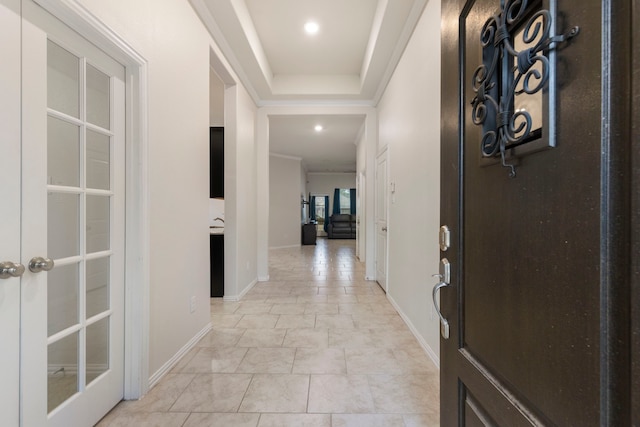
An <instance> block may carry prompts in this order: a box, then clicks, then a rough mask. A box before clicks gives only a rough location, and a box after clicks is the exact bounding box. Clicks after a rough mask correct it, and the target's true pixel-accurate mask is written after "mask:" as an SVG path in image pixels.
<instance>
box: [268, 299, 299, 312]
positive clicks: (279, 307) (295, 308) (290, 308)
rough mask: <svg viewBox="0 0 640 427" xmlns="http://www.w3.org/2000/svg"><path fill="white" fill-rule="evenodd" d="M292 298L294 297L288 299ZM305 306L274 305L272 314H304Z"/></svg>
mask: <svg viewBox="0 0 640 427" xmlns="http://www.w3.org/2000/svg"><path fill="white" fill-rule="evenodd" d="M287 298H292V297H287ZM304 308H305V307H304V305H302V304H298V303H296V302H295V301H294V303H289V304H273V306H272V307H271V311H270V312H269V313H270V314H304Z"/></svg>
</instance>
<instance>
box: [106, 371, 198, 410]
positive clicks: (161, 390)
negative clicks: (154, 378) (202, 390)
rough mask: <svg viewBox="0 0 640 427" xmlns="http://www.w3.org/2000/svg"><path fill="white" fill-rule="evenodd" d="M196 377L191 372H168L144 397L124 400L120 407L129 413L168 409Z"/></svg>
mask: <svg viewBox="0 0 640 427" xmlns="http://www.w3.org/2000/svg"><path fill="white" fill-rule="evenodd" d="M194 378H195V375H190V374H173V373H172V374H167V375H166V376H165V377H164V378H163V379H162V380H161V381H160V382H159V383H158V384H157V385H156V386H155V387H153V388H152V389H151V390H150V391H149V393H147V394H146V395H145V396H143V397H142V399H140V400H130V401H125V402H122V403H121V404H120V405H118V406H119V409H120V411H121V412H129V413H132V412H163V411H168V410H169V409H170V408H171V406H172V405H173V404H174V403H175V401H176V400H177V399H178V398H179V397H180V395H181V394H182V393H183V392H184V390H185V389H186V388H187V387H188V386H189V384H190V383H191V381H193V379H194Z"/></svg>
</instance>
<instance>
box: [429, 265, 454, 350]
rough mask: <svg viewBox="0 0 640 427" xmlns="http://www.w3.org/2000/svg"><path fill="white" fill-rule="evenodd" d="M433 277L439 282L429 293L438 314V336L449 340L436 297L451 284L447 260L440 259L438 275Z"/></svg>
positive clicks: (446, 322)
mask: <svg viewBox="0 0 640 427" xmlns="http://www.w3.org/2000/svg"><path fill="white" fill-rule="evenodd" d="M433 277H437V278H438V279H439V282H438V283H436V285H435V286H434V287H433V290H432V291H431V298H432V299H433V306H434V307H435V309H436V313H438V317H439V318H440V335H442V338H444V339H445V340H447V339H449V321H448V320H447V319H445V318H444V316H443V315H442V313H441V312H440V307H439V306H438V298H437V296H438V291H439V290H440V289H442V288H446V287H447V286H449V283H450V282H451V264H449V260H448V259H446V258H442V259H441V260H440V273H439V274H434V275H433Z"/></svg>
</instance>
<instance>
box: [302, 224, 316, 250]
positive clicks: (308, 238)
mask: <svg viewBox="0 0 640 427" xmlns="http://www.w3.org/2000/svg"><path fill="white" fill-rule="evenodd" d="M302 244H303V245H315V244H316V225H315V224H303V225H302Z"/></svg>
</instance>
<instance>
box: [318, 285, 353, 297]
mask: <svg viewBox="0 0 640 427" xmlns="http://www.w3.org/2000/svg"><path fill="white" fill-rule="evenodd" d="M318 295H346V292H345V291H344V288H343V287H339V288H333V287H326V286H322V287H319V288H318Z"/></svg>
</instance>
